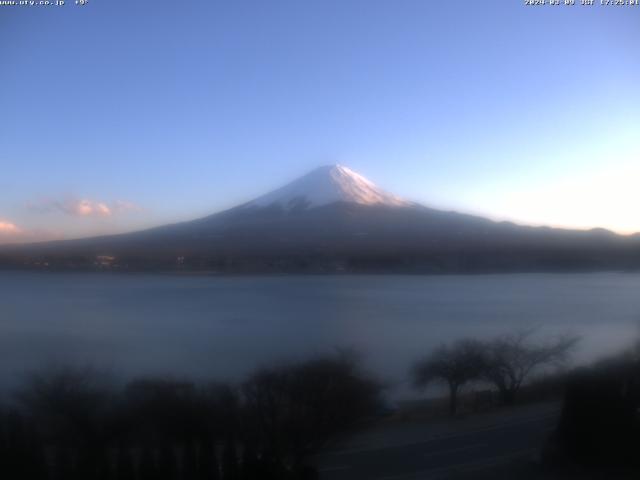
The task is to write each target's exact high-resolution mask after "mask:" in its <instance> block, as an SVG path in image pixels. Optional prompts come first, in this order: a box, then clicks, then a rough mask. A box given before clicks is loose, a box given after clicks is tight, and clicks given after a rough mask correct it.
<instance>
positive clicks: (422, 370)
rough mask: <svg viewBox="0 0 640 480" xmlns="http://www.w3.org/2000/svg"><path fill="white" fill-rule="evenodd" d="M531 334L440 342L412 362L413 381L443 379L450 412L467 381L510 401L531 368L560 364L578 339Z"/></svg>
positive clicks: (425, 382)
mask: <svg viewBox="0 0 640 480" xmlns="http://www.w3.org/2000/svg"><path fill="white" fill-rule="evenodd" d="M532 334H533V331H532V330H527V331H523V332H519V333H515V334H511V335H503V336H500V337H497V338H494V339H491V340H488V341H480V340H475V339H462V340H458V341H456V342H454V343H452V344H450V345H441V346H440V347H438V348H436V349H435V350H434V351H433V352H431V353H430V354H429V355H427V356H426V357H424V358H423V359H422V360H420V361H418V362H417V363H416V364H415V365H414V366H413V370H412V376H413V380H414V384H415V385H416V387H418V388H424V387H426V386H427V385H429V384H430V383H433V382H441V383H444V384H445V385H446V386H447V387H448V390H449V414H450V415H455V414H456V412H457V410H458V396H459V392H460V389H461V388H462V387H463V386H464V385H466V384H468V383H471V382H486V383H489V384H491V385H493V386H494V387H495V388H496V390H497V391H498V392H499V394H500V398H501V400H502V402H503V403H504V404H506V405H512V404H514V403H515V402H516V397H517V394H518V391H519V390H520V388H521V387H522V384H523V383H524V382H525V380H526V379H527V378H528V377H529V376H530V375H531V374H532V373H533V372H535V371H536V370H538V369H541V368H543V367H549V366H558V365H561V364H562V363H563V362H564V361H565V360H566V359H567V357H568V355H569V353H570V352H571V350H572V349H573V347H574V346H575V344H576V343H577V342H578V338H577V337H574V336H569V335H565V336H562V337H560V338H557V339H554V340H551V341H547V342H535V341H534V340H533V339H532Z"/></svg>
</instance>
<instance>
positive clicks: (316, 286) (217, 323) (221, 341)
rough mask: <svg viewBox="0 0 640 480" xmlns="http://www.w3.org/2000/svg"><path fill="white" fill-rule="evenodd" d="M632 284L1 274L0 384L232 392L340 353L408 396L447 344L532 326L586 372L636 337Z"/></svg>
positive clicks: (639, 303)
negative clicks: (108, 379)
mask: <svg viewBox="0 0 640 480" xmlns="http://www.w3.org/2000/svg"><path fill="white" fill-rule="evenodd" d="M639 289H640V274H626V273H594V274H517V275H516V274H505V275H474V276H458V275H450V276H396V275H384V276H383V275H379V276H374V275H371V276H350V275H344V276H228V277H216V276H176V275H146V274H145V275H136V274H98V273H96V274H62V273H27V272H3V273H0V299H1V303H2V310H1V313H0V378H1V379H2V384H3V386H5V387H6V386H8V385H10V384H12V383H13V382H15V381H18V380H19V379H20V377H21V376H22V375H23V373H24V372H25V371H29V370H33V369H40V368H43V367H47V366H51V365H67V364H73V365H81V366H83V365H88V366H93V367H97V368H106V369H108V370H110V371H112V372H114V373H115V374H116V375H123V376H132V375H147V374H149V375H153V374H170V375H175V376H183V375H184V376H190V377H196V378H216V379H221V380H235V379H240V378H241V377H243V376H244V375H246V374H247V373H249V372H250V371H252V370H254V369H255V368H256V367H259V366H263V365H270V364H273V363H274V362H282V361H290V360H295V359H298V358H307V357H308V356H310V355H313V354H322V353H327V352H330V351H332V350H333V349H334V348H336V347H344V348H354V349H356V350H357V351H359V352H361V353H362V355H363V360H364V363H365V365H366V366H367V368H369V369H370V370H371V371H372V372H374V373H376V374H378V375H380V376H381V377H382V378H383V379H386V380H388V381H390V382H391V383H392V384H393V385H394V386H395V387H394V388H395V391H396V392H403V391H407V388H406V382H407V380H406V379H407V370H408V368H409V366H410V365H411V363H412V362H413V361H414V360H415V359H416V358H417V357H420V356H421V355H423V354H425V353H427V352H429V351H430V350H431V349H432V348H433V347H434V346H436V345H438V344H440V343H441V342H447V341H450V340H454V339H457V338H460V337H476V338H484V337H491V336H495V335H500V334H502V333H508V332H511V331H513V330H514V329H518V328H528V327H531V326H537V327H538V328H539V331H538V334H539V335H540V336H542V337H545V336H553V335H557V334H561V333H564V332H572V333H575V334H579V335H582V337H583V339H582V341H581V343H580V345H579V348H578V349H577V351H576V354H575V355H574V359H575V361H577V362H581V361H588V360H590V359H593V358H596V357H599V356H601V355H604V354H607V353H609V352H612V351H615V350H616V349H618V348H620V347H623V346H627V345H629V344H631V343H632V342H633V341H634V340H635V339H636V338H637V337H638V323H639V322H638V320H639V319H640V295H638V291H639Z"/></svg>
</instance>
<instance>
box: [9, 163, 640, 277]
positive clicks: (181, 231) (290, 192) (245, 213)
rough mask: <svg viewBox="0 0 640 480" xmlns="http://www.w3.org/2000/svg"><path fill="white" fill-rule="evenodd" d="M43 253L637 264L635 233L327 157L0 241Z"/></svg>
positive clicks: (219, 260)
mask: <svg viewBox="0 0 640 480" xmlns="http://www.w3.org/2000/svg"><path fill="white" fill-rule="evenodd" d="M98 256H100V258H101V259H98ZM104 258H107V259H108V260H104ZM105 262H106V263H105ZM45 264H46V265H47V268H51V267H53V266H55V267H59V268H95V267H96V266H99V267H100V268H103V267H104V268H119V269H140V270H146V269H188V270H215V271H221V272H283V271H291V272H326V271H351V272H358V271H376V272H391V271H397V272H484V271H532V270H585V269H626V268H638V267H640V242H639V241H638V239H637V238H636V237H623V236H619V235H615V234H613V233H611V232H607V231H605V230H595V231H572V230H562V229H552V228H545V227H526V226H519V225H515V224H513V223H508V222H493V221H490V220H487V219H484V218H481V217H476V216H471V215H465V214H460V213H455V212H444V211H440V210H434V209H431V208H427V207H425V206H422V205H419V204H416V203H413V202H410V201H407V200H404V199H401V198H400V197H397V196H395V195H393V194H391V193H388V192H385V191H384V190H382V189H380V188H379V187H377V186H376V185H374V184H373V183H372V182H370V181H369V180H367V179H366V178H364V177H362V176H361V175H359V174H357V173H355V172H353V171H352V170H350V169H348V168H346V167H343V166H340V165H334V166H327V167H321V168H318V169H316V170H314V171H313V172H311V173H309V174H307V175H305V176H303V177H301V178H300V179H298V180H295V181H293V182H291V183H290V184H288V185H285V186H284V187H282V188H280V189H277V190H275V191H273V192H271V193H268V194H266V195H263V196H260V197H258V198H256V199H255V200H252V201H250V202H247V203H245V204H243V205H240V206H238V207H235V208H232V209H230V210H226V211H224V212H220V213H217V214H214V215H210V216H208V217H205V218H201V219H197V220H193V221H189V222H184V223H180V224H175V225H167V226H163V227H158V228H154V229H150V230H146V231H141V232H134V233H130V234H124V235H112V236H104V237H96V238H90V239H82V240H71V241H63V242H50V243H45V244H39V245H28V246H20V247H13V248H5V249H3V250H0V265H5V266H13V267H15V266H42V265H45Z"/></svg>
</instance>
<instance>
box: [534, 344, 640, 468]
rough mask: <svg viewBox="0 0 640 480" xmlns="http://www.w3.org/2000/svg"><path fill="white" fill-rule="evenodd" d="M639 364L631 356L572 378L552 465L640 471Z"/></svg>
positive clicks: (550, 453) (553, 443)
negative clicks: (637, 468)
mask: <svg viewBox="0 0 640 480" xmlns="http://www.w3.org/2000/svg"><path fill="white" fill-rule="evenodd" d="M639 408H640V364H639V363H638V361H637V360H636V359H635V358H634V357H633V356H628V355H625V356H623V357H620V358H617V359H614V360H609V361H606V362H602V363H600V364H599V365H597V366H595V367H592V368H585V369H581V370H579V371H576V372H575V373H574V374H573V375H571V377H570V379H569V381H568V384H567V389H566V394H565V399H564V404H563V408H562V413H561V417H560V421H559V424H558V428H557V431H556V432H555V434H554V436H553V439H552V441H551V442H550V445H549V447H548V448H547V459H548V460H549V461H552V462H555V463H558V462H566V461H569V462H572V463H578V464H582V465H588V466H600V467H606V468H609V467H622V468H627V467H633V468H636V467H640V457H638V454H637V452H638V449H639V448H640V421H639V417H638V411H639Z"/></svg>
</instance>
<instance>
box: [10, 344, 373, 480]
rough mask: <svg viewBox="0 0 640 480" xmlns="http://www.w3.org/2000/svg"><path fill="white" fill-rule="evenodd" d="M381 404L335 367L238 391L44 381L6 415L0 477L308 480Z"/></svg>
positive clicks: (74, 376)
mask: <svg viewBox="0 0 640 480" xmlns="http://www.w3.org/2000/svg"><path fill="white" fill-rule="evenodd" d="M377 395H378V387H377V385H376V384H375V383H374V382H372V381H371V380H370V379H368V378H367V377H366V376H365V375H363V374H362V373H360V372H359V371H358V369H357V368H356V366H355V364H354V363H353V362H351V361H349V360H347V359H345V358H344V357H340V356H336V357H326V358H320V359H316V360H313V361H308V362H305V363H300V364H296V365H288V366H283V367H280V368H273V369H269V370H262V371H260V372H258V373H256V374H254V375H253V376H251V377H250V378H249V379H248V380H247V381H246V382H245V383H244V384H243V385H242V387H241V388H239V389H235V388H232V387H230V386H228V385H222V384H211V385H197V384H195V383H193V382H190V381H176V380H170V379H139V380H135V381H132V382H130V383H129V384H128V385H126V386H125V387H124V388H115V387H114V386H112V385H109V383H108V382H106V381H104V379H103V376H101V375H100V374H99V373H98V372H94V371H78V370H73V369H69V370H65V371H58V372H54V373H48V374H46V375H45V374H42V375H37V376H33V377H31V378H30V379H29V380H28V381H27V382H26V385H25V387H24V388H23V389H22V390H21V391H20V392H19V394H17V395H16V397H15V398H16V401H15V402H13V404H12V405H11V406H5V408H3V409H2V410H1V412H0V477H1V478H7V479H20V480H41V479H52V480H75V479H78V480H80V479H82V480H87V479H104V480H147V479H149V480H151V479H154V480H164V479H166V480H205V479H207V480H253V479H261V480H263V479H264V480H269V479H292V480H293V479H312V478H316V474H315V471H314V469H313V468H312V467H310V466H309V465H308V464H307V463H306V461H307V459H308V457H309V455H311V454H313V453H315V451H317V449H318V448H321V447H322V446H323V445H324V444H325V443H326V442H327V441H329V440H330V439H331V438H333V437H334V436H335V435H338V434H339V433H341V432H343V431H345V430H347V429H349V428H351V427H352V426H353V425H354V424H355V423H357V422H358V421H359V420H361V419H362V418H364V417H365V416H367V415H368V414H369V413H370V412H372V411H373V408H375V405H376V404H377V400H376V399H377Z"/></svg>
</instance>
